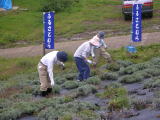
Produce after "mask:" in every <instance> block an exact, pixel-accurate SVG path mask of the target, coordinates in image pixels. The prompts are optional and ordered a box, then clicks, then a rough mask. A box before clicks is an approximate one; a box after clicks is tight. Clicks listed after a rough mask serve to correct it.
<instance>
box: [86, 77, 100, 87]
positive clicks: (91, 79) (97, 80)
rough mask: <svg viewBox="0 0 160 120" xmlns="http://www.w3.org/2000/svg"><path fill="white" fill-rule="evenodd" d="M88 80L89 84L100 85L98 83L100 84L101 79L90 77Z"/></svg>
mask: <svg viewBox="0 0 160 120" xmlns="http://www.w3.org/2000/svg"><path fill="white" fill-rule="evenodd" d="M86 82H87V83H88V84H93V85H98V84H100V82H101V80H100V78H99V77H90V78H89V79H87V81H86Z"/></svg>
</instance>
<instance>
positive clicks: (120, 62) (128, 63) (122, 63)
mask: <svg viewBox="0 0 160 120" xmlns="http://www.w3.org/2000/svg"><path fill="white" fill-rule="evenodd" d="M117 63H118V64H119V65H120V67H128V66H130V65H133V63H132V62H130V61H123V60H117Z"/></svg>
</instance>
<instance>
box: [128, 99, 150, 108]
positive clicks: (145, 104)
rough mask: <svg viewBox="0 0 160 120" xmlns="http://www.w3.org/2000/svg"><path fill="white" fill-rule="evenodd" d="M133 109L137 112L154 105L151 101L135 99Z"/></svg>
mask: <svg viewBox="0 0 160 120" xmlns="http://www.w3.org/2000/svg"><path fill="white" fill-rule="evenodd" d="M131 104H132V106H133V108H135V109H136V110H142V109H145V108H147V107H148V105H149V104H152V100H150V99H142V98H134V99H132V100H131Z"/></svg>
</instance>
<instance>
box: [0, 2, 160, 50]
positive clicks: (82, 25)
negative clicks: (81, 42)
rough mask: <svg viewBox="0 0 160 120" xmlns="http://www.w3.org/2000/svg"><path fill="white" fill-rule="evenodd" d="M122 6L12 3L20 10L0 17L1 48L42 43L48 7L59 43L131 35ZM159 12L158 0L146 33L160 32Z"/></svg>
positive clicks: (108, 3) (148, 21)
mask: <svg viewBox="0 0 160 120" xmlns="http://www.w3.org/2000/svg"><path fill="white" fill-rule="evenodd" d="M50 3H51V4H50ZM53 3H55V5H56V7H58V8H55V5H52V4H53ZM48 4H50V5H48ZM121 4H122V2H121V0H69V1H68V0H67V4H66V0H60V1H59V0H48V1H44V0H36V1H35V0H23V1H21V0H13V5H14V6H19V7H20V8H19V9H18V10H16V11H8V12H1V13H0V17H1V19H0V23H1V24H0V36H1V37H0V47H1V48H4V47H14V46H22V45H28V44H39V43H42V40H43V19H42V11H44V10H45V11H47V9H46V7H47V8H49V10H54V11H56V15H55V32H56V41H60V40H61V39H60V38H71V37H72V36H74V35H76V34H80V33H84V32H85V33H92V32H94V31H97V30H105V31H106V32H107V34H108V36H114V35H124V34H130V29H131V22H130V21H127V22H126V21H124V19H123V15H122V13H121ZM159 9H160V3H159V1H158V0H155V1H154V17H153V19H144V20H143V31H144V32H154V31H158V30H159V29H155V28H156V26H157V25H159V22H160V15H159ZM88 37H90V36H89V34H88ZM83 39H86V37H84V38H83Z"/></svg>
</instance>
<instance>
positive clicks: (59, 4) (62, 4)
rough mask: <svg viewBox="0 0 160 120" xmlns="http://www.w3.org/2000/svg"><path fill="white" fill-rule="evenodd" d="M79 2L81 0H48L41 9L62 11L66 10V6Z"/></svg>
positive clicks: (44, 10)
mask: <svg viewBox="0 0 160 120" xmlns="http://www.w3.org/2000/svg"><path fill="white" fill-rule="evenodd" d="M77 2H79V0H47V1H46V4H45V5H44V6H43V8H42V9H41V11H43V12H48V11H56V12H60V11H63V10H65V9H66V8H70V7H72V6H73V4H74V3H77Z"/></svg>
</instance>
